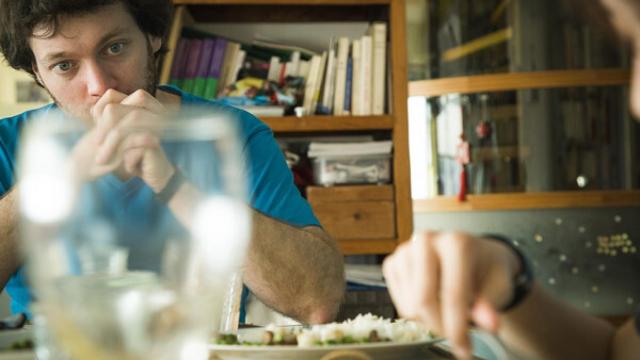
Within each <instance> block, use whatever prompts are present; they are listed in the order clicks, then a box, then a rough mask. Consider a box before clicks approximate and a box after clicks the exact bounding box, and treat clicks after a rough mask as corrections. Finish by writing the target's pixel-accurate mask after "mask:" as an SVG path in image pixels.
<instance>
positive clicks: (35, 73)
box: [31, 64, 44, 87]
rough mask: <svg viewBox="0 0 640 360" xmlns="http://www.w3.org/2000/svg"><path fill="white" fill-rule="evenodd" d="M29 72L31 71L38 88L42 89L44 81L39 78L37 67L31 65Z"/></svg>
mask: <svg viewBox="0 0 640 360" xmlns="http://www.w3.org/2000/svg"><path fill="white" fill-rule="evenodd" d="M31 70H32V71H33V75H34V76H35V78H36V81H37V82H38V84H40V86H42V87H44V81H42V78H41V77H40V72H39V71H38V66H37V65H36V64H32V65H31Z"/></svg>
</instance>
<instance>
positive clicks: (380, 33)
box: [371, 22, 387, 115]
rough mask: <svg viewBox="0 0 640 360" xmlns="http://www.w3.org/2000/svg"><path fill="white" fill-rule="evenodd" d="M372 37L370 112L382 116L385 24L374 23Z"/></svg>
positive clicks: (384, 82) (385, 44) (385, 43)
mask: <svg viewBox="0 0 640 360" xmlns="http://www.w3.org/2000/svg"><path fill="white" fill-rule="evenodd" d="M371 32H372V35H373V79H372V81H373V85H372V91H373V94H372V104H371V112H372V114H373V115H382V114H384V105H385V98H384V95H385V91H386V89H385V84H386V81H387V78H386V74H385V71H386V69H387V67H386V60H387V54H386V51H387V23H384V22H376V23H373V24H372V25H371Z"/></svg>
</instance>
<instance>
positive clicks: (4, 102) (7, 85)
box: [0, 56, 42, 119]
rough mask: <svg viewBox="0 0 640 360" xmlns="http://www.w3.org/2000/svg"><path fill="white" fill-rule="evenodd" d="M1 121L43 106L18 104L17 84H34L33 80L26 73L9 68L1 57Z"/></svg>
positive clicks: (27, 103)
mask: <svg viewBox="0 0 640 360" xmlns="http://www.w3.org/2000/svg"><path fill="white" fill-rule="evenodd" d="M0 79H2V81H0V119H1V118H4V117H7V116H11V115H15V114H19V113H21V112H23V111H26V110H29V109H33V108H36V107H39V106H41V105H42V103H39V102H38V103H36V102H23V103H17V98H18V96H17V87H16V83H17V82H20V81H21V82H23V83H26V84H32V83H33V79H31V77H30V76H29V75H28V74H27V73H24V72H20V71H16V70H14V69H12V68H11V67H9V65H7V63H6V62H5V61H4V58H2V56H0Z"/></svg>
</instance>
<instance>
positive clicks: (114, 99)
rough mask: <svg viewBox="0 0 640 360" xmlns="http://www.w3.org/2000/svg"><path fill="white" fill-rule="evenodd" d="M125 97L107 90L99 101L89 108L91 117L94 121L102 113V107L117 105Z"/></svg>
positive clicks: (125, 96)
mask: <svg viewBox="0 0 640 360" xmlns="http://www.w3.org/2000/svg"><path fill="white" fill-rule="evenodd" d="M126 98H127V95H126V94H124V93H121V92H119V91H117V90H114V89H109V90H107V91H106V92H105V93H104V94H103V95H102V97H101V98H100V99H98V101H97V102H96V103H95V105H93V107H92V108H91V116H93V118H94V120H95V119H97V118H99V117H100V115H102V113H103V112H104V107H105V106H107V104H119V103H120V102H121V101H122V100H124V99H126Z"/></svg>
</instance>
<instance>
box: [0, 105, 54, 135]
mask: <svg viewBox="0 0 640 360" xmlns="http://www.w3.org/2000/svg"><path fill="white" fill-rule="evenodd" d="M54 106H55V105H53V104H48V105H44V106H42V107H39V108H36V109H32V110H28V111H25V112H23V113H20V114H17V115H13V116H9V117H5V118H0V141H4V142H13V140H15V137H17V136H18V135H19V132H20V130H21V129H22V127H23V126H24V125H25V124H26V123H27V122H28V121H30V119H33V118H35V117H37V116H38V115H41V114H43V113H45V112H47V111H49V110H50V109H51V108H53V107H54Z"/></svg>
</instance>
